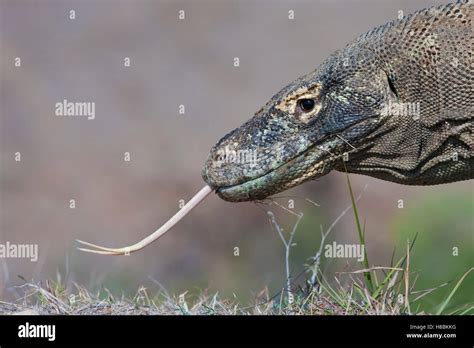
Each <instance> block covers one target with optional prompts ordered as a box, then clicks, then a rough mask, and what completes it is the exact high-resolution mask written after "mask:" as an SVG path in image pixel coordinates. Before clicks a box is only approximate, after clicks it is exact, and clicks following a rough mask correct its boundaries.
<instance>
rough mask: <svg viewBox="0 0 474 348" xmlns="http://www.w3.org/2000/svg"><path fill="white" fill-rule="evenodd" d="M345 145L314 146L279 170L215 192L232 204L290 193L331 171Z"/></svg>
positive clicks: (335, 141) (331, 142)
mask: <svg viewBox="0 0 474 348" xmlns="http://www.w3.org/2000/svg"><path fill="white" fill-rule="evenodd" d="M340 145H342V141H341V140H340V139H339V138H337V137H334V138H333V139H330V140H327V141H326V142H324V143H323V144H315V145H312V146H310V147H308V148H307V149H306V150H304V151H303V152H300V153H299V154H297V155H295V156H294V157H293V158H291V159H290V160H288V161H286V162H284V163H282V164H281V165H279V166H278V167H276V168H273V169H272V170H270V171H268V172H267V173H265V174H262V175H260V176H258V177H255V178H251V179H249V180H246V181H244V182H240V183H238V184H234V185H229V186H220V187H218V188H216V190H215V192H216V193H217V195H218V196H219V197H220V198H222V199H224V200H226V201H230V202H242V201H254V200H261V199H265V198H267V197H268V196H271V195H273V194H275V193H278V192H281V191H284V190H287V189H290V188H292V187H294V186H297V185H299V184H301V183H302V182H304V181H307V180H310V179H314V178H316V177H319V176H322V175H325V174H326V173H327V172H329V171H330V170H331V169H332V166H330V165H329V164H330V163H332V162H334V161H336V160H338V159H340V158H341V157H342V154H336V153H332V152H331V150H335V149H337V148H338V146H340Z"/></svg>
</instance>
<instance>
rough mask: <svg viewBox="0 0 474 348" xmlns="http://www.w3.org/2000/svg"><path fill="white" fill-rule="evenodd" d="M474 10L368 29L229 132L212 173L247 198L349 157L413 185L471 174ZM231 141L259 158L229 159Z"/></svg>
mask: <svg viewBox="0 0 474 348" xmlns="http://www.w3.org/2000/svg"><path fill="white" fill-rule="evenodd" d="M473 19H474V2H473V1H467V2H466V1H460V2H458V3H456V4H449V5H444V6H439V7H434V8H430V9H426V10H421V11H418V12H416V13H414V14H412V15H409V16H407V17H406V18H404V19H401V20H395V21H393V22H390V23H388V24H386V25H383V26H381V27H378V28H376V29H373V30H371V31H369V32H368V33H366V34H364V35H362V36H361V37H359V38H357V39H356V40H354V41H353V42H351V43H350V44H348V45H347V46H346V47H345V48H343V49H341V50H339V51H336V52H335V53H334V54H332V55H331V56H330V57H329V58H328V59H327V60H326V61H325V62H324V63H323V64H322V65H321V66H320V67H319V68H318V69H316V70H315V71H313V72H311V73H309V74H308V75H305V76H303V77H300V78H299V79H297V80H296V81H294V82H292V83H291V84H289V85H288V86H286V87H285V88H283V89H282V90H281V91H280V92H279V93H277V94H276V95H275V96H274V97H273V98H272V99H271V100H270V101H269V102H268V103H267V104H266V105H265V106H264V107H263V108H261V109H260V110H259V111H258V112H257V113H256V114H255V116H254V117H253V118H252V119H250V120H249V121H248V122H246V123H245V124H243V125H242V126H241V127H239V128H237V129H235V130H233V131H232V132H230V133H229V134H227V135H226V136H224V137H223V138H222V139H221V140H220V141H219V142H218V143H217V144H216V145H215V146H214V147H213V148H212V150H211V153H210V156H209V158H208V160H207V162H206V164H205V166H204V169H203V173H202V176H203V178H204V180H205V181H206V182H207V184H208V185H209V186H211V187H212V188H213V189H215V190H216V192H217V194H218V195H219V196H220V197H221V198H223V199H225V200H227V201H248V200H256V199H263V198H266V197H268V196H270V195H272V194H275V193H277V192H281V191H284V190H287V189H289V188H291V187H294V186H296V185H299V184H301V183H303V182H305V181H308V180H312V179H315V178H318V177H321V176H323V175H326V174H327V173H329V172H330V171H331V170H333V169H335V170H339V171H344V170H345V169H344V162H343V159H345V168H347V171H348V172H350V173H358V174H365V175H369V176H373V177H376V178H379V179H383V180H387V181H393V182H396V183H400V184H405V185H436V184H444V183H449V182H454V181H459V180H467V179H472V178H473V169H472V168H473V167H472V166H473V163H474V162H473V161H474V156H473V151H474V148H473V138H472V129H473V119H474V61H473V59H474V57H473V52H474V35H473V26H474V22H473ZM232 151H234V152H235V153H239V152H240V153H241V154H248V153H253V152H256V153H257V159H258V160H257V161H252V160H250V161H247V163H246V162H245V156H241V157H240V158H239V157H237V156H232V157H233V158H237V160H234V161H228V160H226V158H225V153H229V152H231V153H232ZM229 157H230V156H229ZM247 157H250V158H251V159H253V157H252V156H247ZM239 159H240V160H239ZM242 159H244V161H242ZM242 162H243V163H242Z"/></svg>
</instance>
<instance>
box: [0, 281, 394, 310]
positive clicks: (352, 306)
mask: <svg viewBox="0 0 474 348" xmlns="http://www.w3.org/2000/svg"><path fill="white" fill-rule="evenodd" d="M22 288H23V289H24V291H25V295H24V296H23V297H22V298H21V299H20V300H18V301H16V302H15V303H6V302H0V314H33V315H34V314H38V315H55V314H73V315H280V314H285V315H305V314H308V315H328V314H330V315H334V314H341V315H343V314H400V309H401V308H400V307H399V306H398V305H397V304H396V303H395V305H393V304H390V303H388V302H387V303H380V302H379V301H375V300H372V301H371V303H370V304H368V303H364V302H365V301H356V300H355V299H351V297H350V296H349V295H350V293H347V294H346V295H347V296H348V297H347V298H346V299H345V300H346V301H345V302H347V303H346V305H343V303H339V301H337V300H335V299H334V298H332V297H331V295H329V294H322V293H320V294H318V292H317V291H312V292H311V293H309V294H306V295H303V294H299V295H295V296H294V302H293V303H292V304H288V303H287V301H286V300H285V299H284V298H283V296H278V298H277V299H269V298H268V291H267V290H263V291H262V292H261V293H260V294H259V295H260V297H264V299H260V298H259V299H257V300H256V301H255V303H254V304H251V305H249V306H242V304H239V302H238V300H237V299H235V298H234V299H231V300H229V299H222V298H220V296H219V295H218V293H214V294H209V293H207V291H203V292H202V293H201V294H200V295H199V296H197V298H193V297H192V296H189V298H188V296H186V295H187V294H186V293H185V294H181V295H179V296H170V295H169V294H167V293H165V292H160V293H157V294H153V295H151V294H150V291H149V290H148V289H146V288H144V287H142V288H140V289H139V290H138V291H137V293H136V294H135V295H134V296H133V297H125V296H122V297H120V298H116V297H114V296H113V295H112V294H110V292H108V291H107V290H106V289H104V292H105V293H106V295H105V296H104V295H103V293H102V295H101V296H100V295H99V293H95V294H93V293H91V292H89V291H88V290H87V289H85V288H83V287H81V286H79V285H77V284H74V286H73V287H71V289H69V290H66V289H65V288H64V287H62V286H61V285H60V284H58V283H56V282H53V281H47V282H46V283H45V284H44V285H37V284H31V283H25V284H24V285H23V286H22ZM351 293H353V290H351ZM338 296H342V294H339V295H338Z"/></svg>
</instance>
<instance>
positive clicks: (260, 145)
mask: <svg viewBox="0 0 474 348" xmlns="http://www.w3.org/2000/svg"><path fill="white" fill-rule="evenodd" d="M348 50H350V48H348V49H345V50H343V51H339V52H336V53H335V54H334V55H332V56H331V57H330V58H329V59H328V60H327V61H326V62H325V63H323V64H322V65H321V66H320V67H319V69H317V70H315V71H313V72H311V73H309V74H308V75H305V76H302V77H300V78H299V79H297V80H296V81H294V82H293V83H291V84H289V85H288V86H286V87H285V88H283V89H282V90H281V91H280V92H278V93H277V94H276V95H275V96H274V97H273V98H271V99H270V101H269V102H268V103H266V105H265V106H264V107H263V108H261V109H260V110H259V111H258V112H257V113H256V114H255V115H254V116H253V118H251V119H250V120H249V121H247V122H246V123H244V124H243V125H242V126H241V127H239V128H237V129H234V130H233V131H232V132H230V133H229V134H227V135H225V136H224V137H223V138H222V139H221V140H219V141H218V142H217V144H216V145H215V146H214V147H213V148H212V149H211V151H210V154H209V157H208V159H207V161H206V163H205V165H204V168H203V171H202V176H203V179H204V181H206V183H207V184H208V185H209V186H211V187H212V188H213V189H215V190H216V193H217V194H218V195H219V196H220V197H221V198H223V199H224V200H227V201H232V202H239V201H249V200H258V199H264V198H266V197H268V196H270V195H273V194H275V193H278V192H281V191H284V190H287V189H289V188H292V187H294V186H297V185H299V184H301V183H303V182H305V181H308V180H312V179H315V178H318V177H321V176H323V175H325V174H327V173H328V172H330V171H331V170H333V169H335V170H344V168H345V167H344V162H343V160H347V159H348V157H349V156H352V153H354V152H356V151H357V147H358V146H359V145H360V144H361V143H362V141H363V140H364V139H365V137H366V136H367V135H368V134H370V133H372V132H374V130H375V129H377V128H378V127H380V125H381V124H382V123H383V122H384V119H386V116H384V112H383V108H384V106H385V105H387V104H388V103H389V101H392V100H395V99H396V95H395V91H394V89H393V85H392V84H391V81H390V80H389V78H388V77H387V74H386V73H385V72H384V70H383V69H382V67H381V66H378V65H377V61H376V59H374V57H373V54H372V52H370V51H368V50H360V49H359V50H358V52H357V54H354V53H352V54H351V55H350V56H349V55H347V54H348ZM345 57H352V58H351V59H347V58H345ZM347 165H349V163H347Z"/></svg>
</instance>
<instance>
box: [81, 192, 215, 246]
mask: <svg viewBox="0 0 474 348" xmlns="http://www.w3.org/2000/svg"><path fill="white" fill-rule="evenodd" d="M211 192H212V189H211V188H210V187H209V186H204V187H203V188H202V189H201V191H199V192H198V193H197V194H196V195H195V196H194V197H193V198H191V200H190V201H189V202H188V203H186V204H185V206H184V207H182V208H181V209H180V210H179V211H178V212H177V213H176V214H174V215H173V217H172V218H171V219H169V220H168V221H167V222H166V223H165V224H164V225H163V226H161V227H160V228H159V229H157V230H156V231H155V232H153V233H152V234H150V235H149V236H148V237H146V238H145V239H143V240H141V241H140V242H138V243H136V244H133V245H130V246H126V247H123V248H116V249H114V248H105V247H101V246H99V245H95V244H92V243H88V242H84V241H82V240H79V239H76V240H77V241H78V242H79V243H81V244H83V245H85V246H88V247H91V248H93V249H88V248H78V249H79V250H82V251H86V252H89V253H95V254H103V255H129V254H130V253H133V252H135V251H138V250H140V249H143V248H144V247H146V246H147V245H149V244H151V243H153V242H154V241H155V240H157V239H158V238H160V237H161V236H162V235H164V234H165V233H166V232H168V231H169V230H170V229H171V228H172V227H173V226H174V225H176V224H177V223H178V221H180V220H181V219H182V218H183V217H185V216H186V215H187V214H188V213H189V212H190V211H191V210H193V209H194V208H195V207H196V206H197V205H198V204H199V203H200V202H201V201H202V200H204V198H206V197H207V196H208V195H209V193H211Z"/></svg>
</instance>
